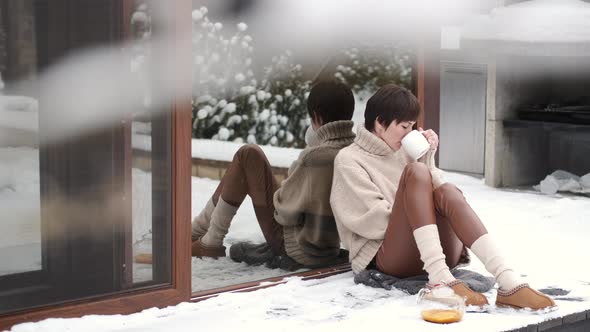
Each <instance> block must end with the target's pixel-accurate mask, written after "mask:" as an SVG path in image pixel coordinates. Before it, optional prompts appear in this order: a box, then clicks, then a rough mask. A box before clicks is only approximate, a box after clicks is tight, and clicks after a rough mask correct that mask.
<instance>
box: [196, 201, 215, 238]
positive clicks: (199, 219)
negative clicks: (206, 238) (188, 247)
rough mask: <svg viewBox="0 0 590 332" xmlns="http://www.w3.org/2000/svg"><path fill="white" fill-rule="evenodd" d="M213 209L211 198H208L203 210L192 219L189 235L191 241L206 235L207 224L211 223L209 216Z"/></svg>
mask: <svg viewBox="0 0 590 332" xmlns="http://www.w3.org/2000/svg"><path fill="white" fill-rule="evenodd" d="M213 209H215V204H213V198H209V201H208V202H207V205H205V208H204V209H203V210H202V211H201V213H199V215H198V216H196V217H195V219H193V222H192V233H191V239H192V240H193V241H196V240H197V239H198V238H200V237H202V236H203V235H205V233H207V230H208V229H209V224H210V223H211V214H212V213H213Z"/></svg>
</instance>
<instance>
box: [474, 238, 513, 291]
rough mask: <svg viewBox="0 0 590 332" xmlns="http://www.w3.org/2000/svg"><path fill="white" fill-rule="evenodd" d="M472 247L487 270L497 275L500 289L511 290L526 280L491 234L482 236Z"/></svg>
mask: <svg viewBox="0 0 590 332" xmlns="http://www.w3.org/2000/svg"><path fill="white" fill-rule="evenodd" d="M470 249H471V251H473V253H474V254H475V255H476V256H477V257H478V258H479V259H480V260H481V262H482V263H483V264H484V265H485V267H486V270H488V272H490V273H491V274H492V275H494V277H496V281H497V282H498V286H499V287H500V289H502V290H505V291H509V290H511V289H513V288H515V287H516V286H518V285H520V284H522V283H523V282H524V281H523V280H522V279H521V278H520V276H519V275H518V274H516V273H515V272H514V271H513V270H512V267H511V266H510V265H508V263H507V262H506V259H505V258H504V256H503V255H502V253H501V252H500V250H499V249H498V248H497V247H496V245H495V244H494V241H493V239H492V237H491V236H490V235H489V234H484V235H482V236H480V237H479V238H478V239H477V240H475V242H473V245H471V248H470Z"/></svg>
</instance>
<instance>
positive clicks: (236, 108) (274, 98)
mask: <svg viewBox="0 0 590 332" xmlns="http://www.w3.org/2000/svg"><path fill="white" fill-rule="evenodd" d="M192 18H193V60H194V65H195V66H194V67H195V72H194V74H195V76H194V86H193V137H196V138H212V139H217V140H224V141H236V142H247V143H256V144H264V145H276V146H285V147H303V146H304V144H305V142H304V136H305V135H304V133H305V130H306V128H307V126H308V125H309V120H308V119H307V111H306V106H305V105H306V100H305V98H306V95H305V94H306V92H307V90H308V88H309V82H307V81H305V80H304V79H303V78H302V77H303V75H302V67H301V65H297V64H293V63H292V61H291V58H292V57H291V53H290V52H285V54H282V55H280V56H277V57H274V58H273V60H272V64H271V65H269V66H268V67H266V68H265V70H264V74H263V77H262V79H261V80H258V79H256V77H255V75H254V72H253V69H252V61H253V60H252V58H253V51H254V48H253V40H252V37H251V36H249V35H248V34H247V33H246V31H247V29H248V26H247V25H246V24H245V23H239V24H237V25H236V27H235V30H234V31H233V32H231V33H230V32H229V31H225V33H224V31H223V25H222V24H221V23H213V22H212V21H210V20H209V18H208V17H207V8H205V7H202V8H200V9H197V10H194V11H193V13H192Z"/></svg>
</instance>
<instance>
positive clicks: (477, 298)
mask: <svg viewBox="0 0 590 332" xmlns="http://www.w3.org/2000/svg"><path fill="white" fill-rule="evenodd" d="M444 284H445V285H447V286H448V287H450V288H451V289H452V290H453V291H454V292H455V294H457V295H459V296H461V297H463V298H464V299H465V305H472V306H477V307H480V308H482V307H483V306H485V305H488V304H489V302H488V299H487V298H486V297H485V295H483V294H482V293H478V292H476V291H474V290H472V289H471V288H469V286H467V285H466V284H465V283H464V282H463V281H461V280H454V281H451V282H445V283H444ZM426 287H428V288H432V287H435V286H433V285H431V284H427V285H426Z"/></svg>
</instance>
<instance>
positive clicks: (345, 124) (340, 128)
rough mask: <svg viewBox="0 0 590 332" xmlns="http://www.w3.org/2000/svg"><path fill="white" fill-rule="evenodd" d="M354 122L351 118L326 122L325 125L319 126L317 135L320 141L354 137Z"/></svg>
mask: <svg viewBox="0 0 590 332" xmlns="http://www.w3.org/2000/svg"><path fill="white" fill-rule="evenodd" d="M353 126H354V122H352V121H349V120H340V121H333V122H329V123H326V124H325V125H323V126H321V127H320V128H318V131H317V132H316V135H317V136H318V140H319V141H320V142H322V143H323V142H326V141H330V140H335V139H344V138H349V139H351V140H352V139H353V138H354V133H353V132H352V127H353Z"/></svg>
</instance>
